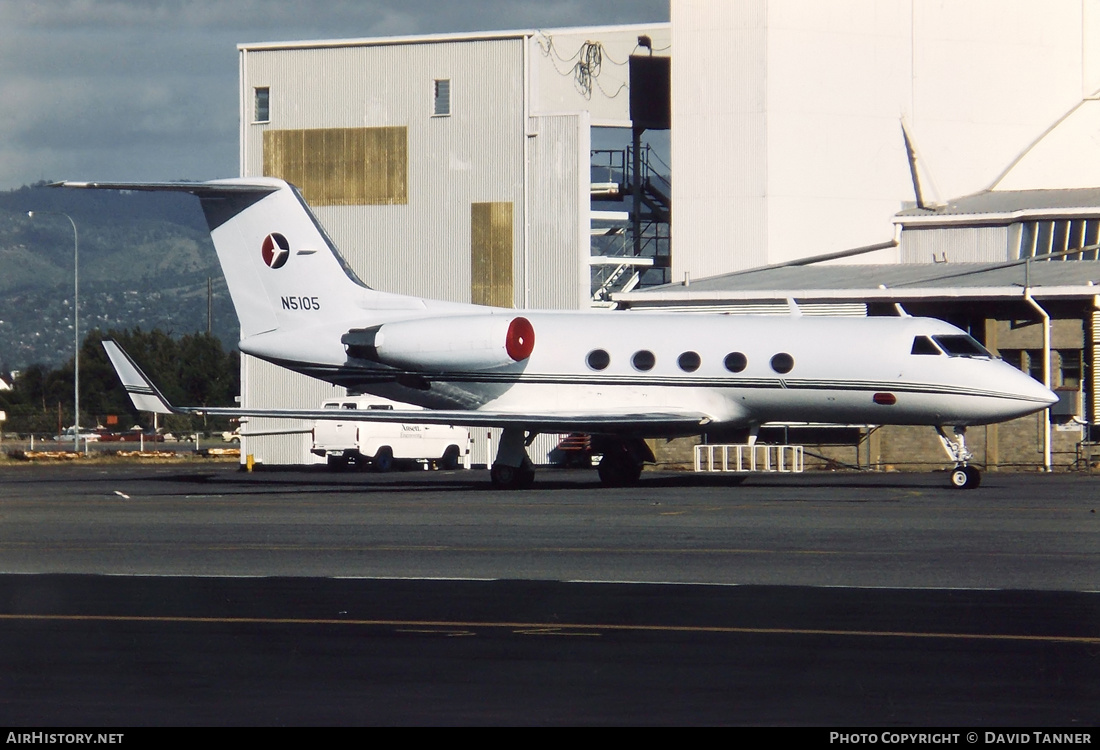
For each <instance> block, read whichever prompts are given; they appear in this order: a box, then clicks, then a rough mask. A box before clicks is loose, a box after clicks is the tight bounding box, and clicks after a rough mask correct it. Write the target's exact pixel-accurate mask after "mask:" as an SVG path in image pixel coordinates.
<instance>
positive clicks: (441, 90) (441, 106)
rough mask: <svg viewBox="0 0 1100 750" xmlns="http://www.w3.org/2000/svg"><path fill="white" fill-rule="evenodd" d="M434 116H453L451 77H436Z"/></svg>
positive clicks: (433, 88) (433, 89)
mask: <svg viewBox="0 0 1100 750" xmlns="http://www.w3.org/2000/svg"><path fill="white" fill-rule="evenodd" d="M432 116H433V117H450V116H451V81H450V79H449V78H436V79H435V83H434V85H433V86H432Z"/></svg>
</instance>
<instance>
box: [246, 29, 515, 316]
mask: <svg viewBox="0 0 1100 750" xmlns="http://www.w3.org/2000/svg"><path fill="white" fill-rule="evenodd" d="M241 54H242V59H243V60H244V62H243V64H242V75H243V81H244V85H242V91H241V96H242V101H243V102H245V105H244V108H245V109H246V111H247V106H248V103H249V102H250V97H251V96H252V89H253V88H255V87H256V86H270V87H271V121H270V123H267V124H252V123H251V122H247V123H244V124H242V144H243V147H242V166H243V170H244V176H254V175H259V174H261V173H262V171H263V148H262V147H263V132H264V131H265V130H268V129H277V130H288V129H299V128H322V127H324V128H351V127H385V126H404V127H407V128H408V204H407V205H393V206H389V205H387V206H339V207H335V206H320V207H315V208H314V211H315V213H316V214H317V217H318V219H320V221H321V222H322V224H324V226H325V228H326V229H327V230H328V231H329V233H330V235H331V236H332V238H333V240H334V241H335V242H336V244H337V245H338V246H339V247H340V249H341V250H342V251H343V253H344V255H345V256H346V258H347V260H348V262H349V264H350V265H351V267H352V268H353V269H354V270H355V272H356V273H357V274H358V275H359V276H360V278H362V279H363V280H364V281H365V282H366V283H367V284H369V285H371V286H373V287H376V288H378V289H384V290H386V291H390V292H397V293H400V294H415V295H421V296H428V297H432V298H434V299H445V300H451V301H455V302H469V301H470V288H471V285H470V204H471V203H475V202H496V201H501V202H511V203H512V204H513V228H514V236H513V247H516V248H519V247H521V245H522V240H523V235H522V226H523V221H524V215H523V186H524V163H523V162H524V152H523V140H524V137H523V136H524V114H525V112H524V77H523V43H522V40H520V39H493V40H476V41H463V42H442V43H434V44H431V43H428V44H378V45H374V44H359V45H353V46H346V47H332V48H321V49H272V50H266V49H261V50H255V51H249V50H244V51H242V53H241ZM435 79H449V80H450V81H451V112H452V114H451V115H450V116H449V117H433V116H432V86H433V82H434V80H435ZM410 269H413V272H410ZM415 269H423V272H416V271H415Z"/></svg>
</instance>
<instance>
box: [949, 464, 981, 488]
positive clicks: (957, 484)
mask: <svg viewBox="0 0 1100 750" xmlns="http://www.w3.org/2000/svg"><path fill="white" fill-rule="evenodd" d="M981 483H982V473H981V472H980V471H978V470H977V469H975V468H974V467H973V466H956V467H955V468H954V469H952V470H951V486H952V487H954V488H955V489H957V490H973V489H977V487H978V485H980V484H981Z"/></svg>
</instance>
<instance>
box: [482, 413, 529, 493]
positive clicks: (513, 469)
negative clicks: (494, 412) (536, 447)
mask: <svg viewBox="0 0 1100 750" xmlns="http://www.w3.org/2000/svg"><path fill="white" fill-rule="evenodd" d="M534 439H535V433H533V432H532V433H531V435H530V436H529V437H525V435H524V430H523V428H521V427H505V428H504V429H503V430H502V431H501V434H500V447H499V448H497V457H496V460H495V461H493V466H492V468H491V469H490V470H489V478H490V479H491V480H492V482H493V487H495V488H496V489H498V490H525V489H527V488H528V487H530V486H531V485H532V484H534V483H535V466H534V464H532V463H531V459H530V458H529V457H528V456H527V446H528V445H530V444H531V442H532V441H533V440H534Z"/></svg>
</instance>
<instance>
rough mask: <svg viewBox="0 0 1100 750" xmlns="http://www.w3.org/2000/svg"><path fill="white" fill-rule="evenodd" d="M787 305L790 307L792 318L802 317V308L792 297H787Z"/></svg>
mask: <svg viewBox="0 0 1100 750" xmlns="http://www.w3.org/2000/svg"><path fill="white" fill-rule="evenodd" d="M787 307H789V308H790V309H791V317H792V318H801V317H802V308H800V307H799V306H798V303H797V302H795V301H794V297H787Z"/></svg>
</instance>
